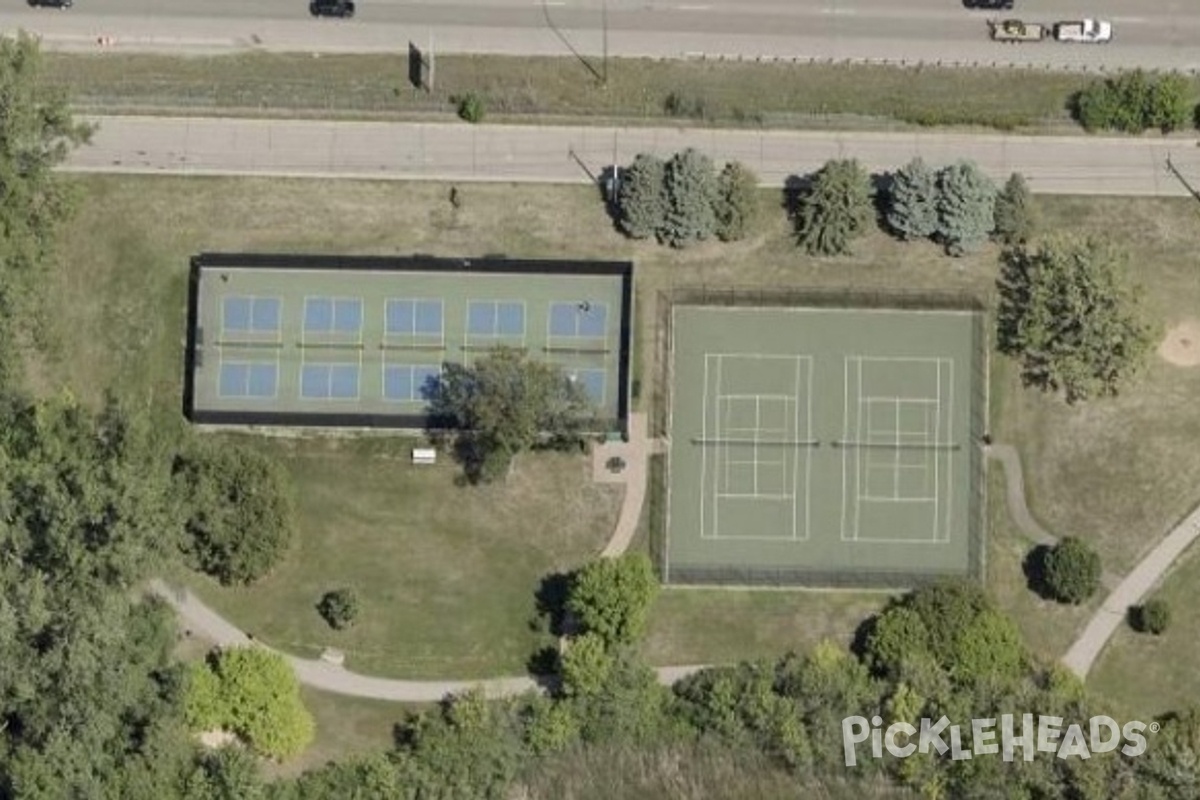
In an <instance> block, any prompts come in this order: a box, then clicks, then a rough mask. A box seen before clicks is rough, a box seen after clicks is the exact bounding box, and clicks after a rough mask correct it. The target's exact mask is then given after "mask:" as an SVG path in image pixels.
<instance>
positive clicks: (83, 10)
mask: <svg viewBox="0 0 1200 800" xmlns="http://www.w3.org/2000/svg"><path fill="white" fill-rule="evenodd" d="M969 1H970V0H457V2H445V3H441V2H430V1H429V0H426V2H414V1H413V0H358V7H359V11H358V14H357V15H356V17H355V18H354V19H349V20H339V19H313V18H311V17H310V16H309V14H308V10H307V0H253V2H249V1H248V0H203V2H197V0H76V3H77V4H76V7H75V8H74V9H72V10H70V11H61V12H60V11H57V10H53V9H31V8H27V7H25V6H23V5H19V3H20V2H21V0H6V2H7V3H8V4H9V9H11V10H7V11H5V12H4V13H0V29H4V30H12V29H15V28H24V29H26V30H30V31H34V32H36V33H38V34H40V35H42V36H43V37H44V40H45V42H46V44H47V46H49V47H54V48H61V49H87V50H98V49H102V48H100V47H99V45H98V44H97V42H98V41H99V40H100V39H101V38H103V37H109V38H111V40H112V44H111V45H109V46H108V47H106V48H103V49H116V50H153V51H163V52H173V53H177V52H184V51H205V52H207V51H222V50H228V49H230V48H259V49H266V50H312V51H325V52H333V51H396V50H397V49H403V48H404V47H405V46H406V43H407V42H408V41H410V40H412V41H416V42H418V43H420V44H427V43H429V42H430V41H432V42H433V43H434V46H435V49H436V50H437V51H440V52H464V53H465V52H474V53H479V52H490V53H514V54H515V53H520V54H542V55H567V54H569V53H570V52H571V51H572V50H575V51H577V52H579V53H584V54H588V55H599V54H600V53H602V52H603V50H604V46H605V38H606V37H605V36H604V33H603V31H604V30H605V29H607V33H608V35H607V46H608V51H609V53H610V54H612V55H614V56H653V57H672V58H674V57H681V56H684V55H687V54H699V53H705V54H709V55H713V56H716V55H726V56H742V57H747V58H755V57H760V56H763V57H768V58H787V59H792V58H795V59H801V60H807V59H839V60H841V59H852V60H878V61H883V60H887V61H927V62H933V61H939V60H941V61H944V62H957V63H967V64H970V63H980V64H991V63H993V62H995V63H1016V64H1038V65H1043V66H1045V65H1051V66H1055V67H1075V68H1080V67H1084V66H1087V67H1089V68H1093V69H1094V68H1097V67H1099V66H1108V67H1114V66H1131V65H1141V66H1146V67H1176V68H1183V69H1200V3H1196V2H1194V1H1193V0H1087V1H1086V2H1085V1H1084V0H1050V2H1045V3H1041V2H1039V3H1037V5H1038V6H1039V7H1038V8H1036V9H1028V10H1026V7H1027V6H1030V5H1034V2H1033V0H1017V7H1018V10H1017V11H1015V12H1010V13H1011V14H1014V15H1016V14H1019V15H1020V16H1021V17H1022V18H1024V19H1026V20H1027V21H1036V22H1054V21H1058V20H1068V19H1079V18H1082V17H1085V16H1091V17H1100V18H1104V19H1109V20H1111V21H1113V23H1114V29H1115V31H1116V38H1115V41H1114V42H1113V43H1111V44H1109V45H1068V44H1058V43H1054V42H1040V43H1033V44H1024V45H1004V44H997V43H993V42H991V41H989V40H988V38H987V30H986V24H985V21H986V19H988V18H989V16H993V15H994V14H995V13H996V12H989V11H979V10H971V9H968V8H965V7H964V5H963V3H964V2H969Z"/></svg>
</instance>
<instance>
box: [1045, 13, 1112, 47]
mask: <svg viewBox="0 0 1200 800" xmlns="http://www.w3.org/2000/svg"><path fill="white" fill-rule="evenodd" d="M1054 38H1055V39H1057V40H1058V41H1060V42H1086V43H1089V44H1091V43H1095V44H1099V43H1104V42H1110V41H1112V23H1110V22H1104V21H1103V20H1098V19H1085V20H1080V21H1078V22H1060V23H1058V24H1057V25H1055V26H1054Z"/></svg>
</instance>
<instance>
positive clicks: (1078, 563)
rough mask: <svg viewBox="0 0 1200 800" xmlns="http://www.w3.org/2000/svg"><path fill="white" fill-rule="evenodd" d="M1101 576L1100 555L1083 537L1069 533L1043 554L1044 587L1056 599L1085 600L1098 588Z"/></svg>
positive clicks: (1078, 602)
mask: <svg viewBox="0 0 1200 800" xmlns="http://www.w3.org/2000/svg"><path fill="white" fill-rule="evenodd" d="M1100 575H1101V566H1100V556H1099V555H1098V554H1097V553H1096V551H1095V550H1093V549H1092V548H1091V546H1090V545H1089V544H1088V543H1087V542H1085V541H1083V540H1082V539H1077V538H1075V537H1073V536H1068V537H1066V538H1064V539H1063V540H1062V541H1060V542H1059V543H1058V544H1057V545H1055V546H1054V547H1052V548H1051V549H1050V552H1049V553H1047V555H1046V576H1045V578H1046V588H1047V589H1048V590H1049V591H1050V593H1051V595H1052V596H1053V597H1054V598H1055V599H1056V600H1058V601H1059V602H1062V603H1072V604H1074V605H1078V604H1080V603H1082V602H1084V601H1085V600H1087V599H1088V598H1090V597H1091V596H1092V595H1094V594H1095V593H1096V590H1097V589H1099V588H1100Z"/></svg>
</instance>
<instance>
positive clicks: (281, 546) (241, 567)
mask: <svg viewBox="0 0 1200 800" xmlns="http://www.w3.org/2000/svg"><path fill="white" fill-rule="evenodd" d="M173 475H174V480H175V485H176V488H177V492H178V495H179V497H180V500H181V502H182V505H183V509H184V512H185V515H186V520H187V521H186V523H185V525H184V536H183V540H182V542H181V548H182V550H183V553H184V556H185V559H186V560H187V562H188V564H189V565H190V566H191V567H192V568H193V569H198V570H200V571H202V572H204V573H206V574H208V575H211V576H213V577H214V578H216V579H217V580H219V581H221V583H224V584H227V585H228V584H236V583H242V584H246V583H252V582H253V581H255V580H257V579H258V578H260V577H262V576H263V575H265V574H266V573H267V572H268V571H269V570H270V569H271V568H272V567H273V566H274V565H275V564H276V563H277V562H278V561H279V560H280V559H281V558H282V557H283V555H284V553H285V552H287V548H288V545H289V544H290V542H291V538H292V526H293V510H292V491H291V485H290V478H289V476H288V474H287V472H286V471H285V470H284V469H283V468H282V467H281V466H280V465H279V464H278V463H277V462H275V461H273V460H272V459H270V458H268V457H267V456H265V455H263V454H262V453H260V452H258V451H257V450H252V449H250V448H249V447H245V446H242V445H233V444H226V443H222V442H217V441H207V442H202V443H197V444H193V445H192V446H191V447H189V448H188V449H186V450H185V451H184V452H183V453H181V454H180V455H179V456H177V457H176V459H175V466H174V471H173Z"/></svg>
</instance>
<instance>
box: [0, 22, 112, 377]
mask: <svg viewBox="0 0 1200 800" xmlns="http://www.w3.org/2000/svg"><path fill="white" fill-rule="evenodd" d="M43 73H44V65H43V61H42V55H41V51H40V48H39V46H38V42H37V40H36V39H34V38H33V37H32V36H29V35H27V34H26V33H24V32H20V33H18V34H17V36H16V37H7V36H6V37H4V39H3V40H2V41H0V107H2V108H3V109H4V113H3V114H0V185H2V186H3V191H2V192H0V386H12V385H14V384H15V382H16V380H17V375H18V374H19V364H20V359H19V358H18V353H17V349H16V348H17V347H19V346H20V345H22V344H28V343H31V342H30V340H29V339H28V337H29V335H30V333H31V332H32V333H34V334H37V333H38V332H39V331H40V325H41V319H40V314H41V312H42V311H43V308H42V299H43V298H42V295H41V294H40V290H39V287H40V286H41V285H42V284H43V283H44V281H43V280H42V278H43V276H44V271H43V268H44V266H45V265H46V264H47V263H48V258H49V256H50V254H51V253H52V251H53V249H54V245H55V242H56V240H57V237H58V232H59V231H60V230H61V228H62V226H63V225H64V224H65V223H66V222H67V221H68V220H69V218H70V217H71V214H72V211H73V209H74V206H75V202H74V197H75V195H74V192H73V191H72V190H71V188H70V184H69V182H68V181H67V179H65V178H64V177H62V176H59V175H57V174H55V171H54V170H55V168H56V167H58V166H59V165H60V164H62V163H63V162H64V161H65V160H66V158H67V156H68V155H69V154H70V152H71V150H72V149H73V148H75V147H77V146H78V145H80V144H83V143H85V142H86V141H88V139H89V138H90V137H91V133H92V128H91V126H89V125H86V124H84V123H81V122H76V121H75V119H74V118H73V117H72V115H71V111H70V108H69V106H68V104H67V95H66V92H65V91H64V90H63V88H62V87H60V86H57V85H56V84H55V83H54V82H53V81H49V80H46V79H45V76H44V74H43Z"/></svg>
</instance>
